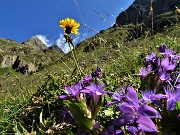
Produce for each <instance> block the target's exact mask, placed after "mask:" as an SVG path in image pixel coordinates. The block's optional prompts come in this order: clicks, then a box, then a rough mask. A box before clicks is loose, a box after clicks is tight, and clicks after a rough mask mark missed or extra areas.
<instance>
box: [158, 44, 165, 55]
mask: <svg viewBox="0 0 180 135" xmlns="http://www.w3.org/2000/svg"><path fill="white" fill-rule="evenodd" d="M166 48H167V46H166V45H165V44H162V45H161V46H160V47H159V48H158V51H159V52H160V53H162V52H165V49H166Z"/></svg>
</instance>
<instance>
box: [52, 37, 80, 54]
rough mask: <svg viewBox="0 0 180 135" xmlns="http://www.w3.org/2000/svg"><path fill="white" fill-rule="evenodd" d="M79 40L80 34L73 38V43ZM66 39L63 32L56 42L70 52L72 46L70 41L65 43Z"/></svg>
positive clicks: (62, 48)
mask: <svg viewBox="0 0 180 135" xmlns="http://www.w3.org/2000/svg"><path fill="white" fill-rule="evenodd" d="M78 40H79V36H77V37H75V38H73V43H74V44H76V43H77V42H78ZM65 42H66V39H65V38H64V35H63V34H59V38H58V39H57V40H56V41H55V44H56V45H58V46H59V47H60V48H61V50H62V51H63V52H64V53H68V52H69V51H70V47H69V44H68V43H65Z"/></svg>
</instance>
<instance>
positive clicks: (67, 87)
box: [65, 85, 73, 95]
mask: <svg viewBox="0 0 180 135" xmlns="http://www.w3.org/2000/svg"><path fill="white" fill-rule="evenodd" d="M65 89H66V91H67V93H68V94H69V95H71V94H72V93H73V89H72V88H71V87H70V86H68V85H67V86H65Z"/></svg>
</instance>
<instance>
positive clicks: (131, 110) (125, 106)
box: [120, 102, 135, 114]
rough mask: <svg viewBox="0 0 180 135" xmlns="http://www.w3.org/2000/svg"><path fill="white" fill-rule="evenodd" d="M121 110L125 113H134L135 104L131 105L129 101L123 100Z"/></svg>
mask: <svg viewBox="0 0 180 135" xmlns="http://www.w3.org/2000/svg"><path fill="white" fill-rule="evenodd" d="M120 110H121V111H122V112H123V113H129V114H133V113H134V111H135V110H134V107H133V106H130V105H129V104H128V103H126V102H123V103H122V104H121V106H120Z"/></svg>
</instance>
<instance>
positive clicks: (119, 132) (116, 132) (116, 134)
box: [115, 129, 123, 135]
mask: <svg viewBox="0 0 180 135" xmlns="http://www.w3.org/2000/svg"><path fill="white" fill-rule="evenodd" d="M122 132H123V131H122V130H120V129H119V130H116V131H115V135H119V134H121V133H122Z"/></svg>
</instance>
